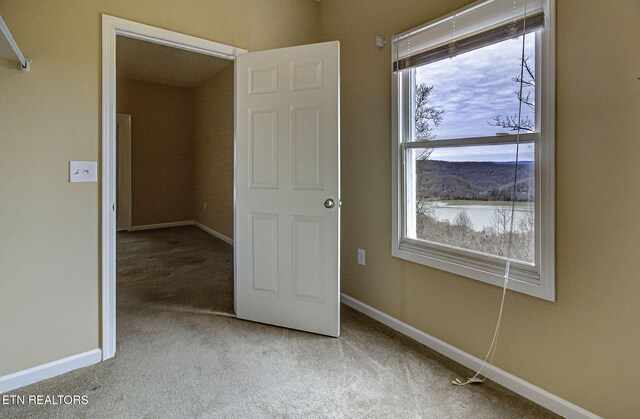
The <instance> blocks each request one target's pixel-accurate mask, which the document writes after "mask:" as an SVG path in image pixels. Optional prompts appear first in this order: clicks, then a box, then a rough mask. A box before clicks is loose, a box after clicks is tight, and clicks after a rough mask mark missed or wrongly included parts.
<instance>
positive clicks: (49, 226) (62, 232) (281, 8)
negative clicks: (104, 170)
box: [0, 0, 319, 376]
mask: <svg viewBox="0 0 640 419" xmlns="http://www.w3.org/2000/svg"><path fill="white" fill-rule="evenodd" d="M318 8H319V4H318V3H316V2H314V1H311V0H269V1H262V0H207V1H205V0H182V1H181V2H180V4H179V5H177V4H176V2H175V1H169V0H138V1H135V2H132V1H130V0H108V1H107V0H61V1H55V2H54V1H48V0H32V1H23V0H2V1H1V2H0V14H1V15H2V17H3V18H4V19H5V21H6V22H7V24H8V25H9V27H10V28H11V31H12V33H13V35H14V37H15V38H16V40H17V41H18V43H19V45H20V47H21V48H22V49H23V51H24V52H25V54H26V55H27V56H28V57H29V58H31V59H33V66H32V69H31V72H30V73H28V74H23V73H21V72H19V71H16V70H14V69H13V67H12V66H11V65H8V64H7V63H6V62H4V61H3V62H1V63H0V203H1V205H0V289H1V290H2V292H0V330H1V331H2V332H1V333H2V338H1V340H2V345H1V350H0V376H3V375H5V374H9V373H12V372H16V371H20V370H24V369H26V368H30V367H34V366H37V365H40V364H43V363H46V362H50V361H54V360H57V359H60V358H63V357H66V356H70V355H74V354H78V353H80V352H83V351H87V350H90V349H93V348H96V347H99V345H100V342H99V334H100V329H99V318H100V312H99V300H100V294H99V287H100V264H99V254H100V253H99V252H100V236H99V231H100V215H99V203H100V196H99V192H100V189H99V185H98V184H96V183H85V184H70V183H68V162H69V160H98V159H99V157H100V152H99V150H100V147H101V139H100V129H101V124H100V119H101V109H100V99H101V95H100V89H101V76H100V73H101V63H100V56H101V23H100V22H101V16H100V14H101V13H107V14H111V15H114V16H118V17H123V18H126V19H131V20H135V21H139V22H142V23H147V24H151V25H155V26H159V27H162V28H166V29H171V30H176V31H179V32H183V33H187V34H189V35H194V36H199V37H202V38H207V39H211V40H215V41H218V42H222V43H226V44H230V45H234V46H237V47H240V48H246V49H248V50H261V49H268V48H277V47H284V46H291V45H297V44H303V43H310V42H313V41H314V40H315V39H316V38H317V25H316V23H315V18H316V13H317V10H318Z"/></svg>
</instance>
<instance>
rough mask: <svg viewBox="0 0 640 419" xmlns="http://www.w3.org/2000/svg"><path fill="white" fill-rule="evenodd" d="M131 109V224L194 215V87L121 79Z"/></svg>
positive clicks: (121, 98)
mask: <svg viewBox="0 0 640 419" xmlns="http://www.w3.org/2000/svg"><path fill="white" fill-rule="evenodd" d="M116 92H117V105H116V109H117V112H118V113H125V114H130V115H131V178H132V182H131V201H132V203H131V210H132V212H131V215H132V223H131V224H132V226H139V225H146V224H159V223H169V222H174V221H186V220H191V219H193V204H192V202H193V188H192V181H193V168H192V160H193V112H194V104H193V90H192V89H186V88H181V87H172V86H163V85H160V84H155V83H145V82H141V81H134V80H126V79H118V83H117V90H116Z"/></svg>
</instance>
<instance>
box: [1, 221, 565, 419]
mask: <svg viewBox="0 0 640 419" xmlns="http://www.w3.org/2000/svg"><path fill="white" fill-rule="evenodd" d="M117 288H118V291H117V292H118V314H117V315H118V323H117V327H118V329H117V330H118V348H117V355H116V357H115V358H113V359H111V360H109V361H106V362H102V363H100V364H97V365H94V366H91V367H87V368H84V369H81V370H76V371H73V372H70V373H67V374H64V375H62V376H59V377H55V378H52V379H50V380H46V381H43V382H40V383H37V384H34V385H31V386H28V387H24V388H22V389H19V390H16V391H13V392H11V393H10V394H20V395H24V394H52V395H58V394H63V395H67V394H69V395H73V394H78V395H87V396H88V399H89V403H88V404H87V405H84V406H82V405H81V406H63V407H60V406H58V407H52V406H0V416H2V417H11V418H13V417H16V418H18V417H25V418H27V417H29V418H32V417H64V418H70V417H88V418H126V417H222V418H253V417H296V418H298V417H350V418H351V417H366V418H405V417H406V418H414V417H431V418H444V417H457V418H471V417H473V418H505V417H512V418H526V417H531V418H533V417H536V418H544V417H555V416H554V415H553V414H551V413H550V412H548V411H546V410H544V409H542V408H540V407H539V406H536V405H535V404H533V403H531V402H529V401H527V400H525V399H523V398H521V397H519V396H517V395H515V394H514V393H511V392H510V391H508V390H506V389H504V388H502V387H500V386H497V385H495V384H493V383H485V384H483V385H474V386H466V387H455V386H453V385H451V384H450V382H451V379H452V378H453V377H457V376H468V375H469V374H470V371H469V370H467V369H465V368H463V367H461V366H460V365H458V364H456V363H454V362H452V361H450V360H448V359H446V358H444V357H442V356H440V355H439V354H437V353H435V352H433V351H431V350H429V349H427V348H425V347H423V346H422V345H420V344H418V343H416V342H414V341H412V340H410V339H408V338H405V337H404V336H402V335H399V334H397V333H396V332H394V331H393V330H391V329H389V328H387V327H385V326H383V325H381V324H379V323H377V322H376V321H374V320H372V319H369V318H368V317H365V316H363V315H361V314H360V313H358V312H356V311H354V310H352V309H350V308H348V307H344V306H343V307H342V335H341V337H340V338H338V339H334V338H328V337H322V336H317V335H313V334H309V333H303V332H297V331H293V330H287V329H282V328H278V327H271V326H267V325H262V324H258V323H251V322H246V321H241V320H237V319H235V318H231V317H226V316H221V315H215V314H211V313H209V312H229V313H230V312H232V310H233V250H232V248H231V246H229V245H227V244H225V243H223V242H221V241H219V240H217V239H214V238H212V237H211V236H208V235H207V234H206V233H203V232H202V231H200V230H198V229H196V228H194V227H180V228H173V229H165V230H156V231H145V232H135V233H124V234H123V233H121V234H118V282H117Z"/></svg>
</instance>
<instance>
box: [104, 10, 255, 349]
mask: <svg viewBox="0 0 640 419" xmlns="http://www.w3.org/2000/svg"><path fill="white" fill-rule="evenodd" d="M119 40H125V42H127V41H128V42H129V44H130V45H131V44H134V43H141V42H144V43H146V44H148V43H151V45H153V46H156V47H170V48H172V49H176V50H177V51H180V52H183V53H191V54H192V55H195V54H197V55H200V56H203V57H205V58H210V57H216V58H217V59H221V60H220V61H222V60H224V61H225V62H226V63H233V61H234V60H235V58H236V56H237V55H238V54H240V53H242V52H246V51H245V50H243V49H240V48H235V47H231V46H228V45H223V44H219V43H216V42H212V41H207V40H204V39H200V38H195V37H191V36H188V35H184V34H180V33H176V32H172V31H167V30H164V29H160V28H156V27H152V26H148V25H144V24H140V23H136V22H132V21H128V20H125V19H120V18H116V17H112V16H107V15H103V139H104V141H103V148H102V170H103V172H102V173H103V176H102V211H103V224H102V257H103V264H102V278H103V281H102V302H103V307H102V346H103V348H102V353H103V360H104V359H108V358H111V357H113V355H114V354H115V342H116V336H115V330H116V325H115V323H116V316H115V314H116V305H115V296H116V281H115V276H116V240H117V239H116V214H115V212H116V202H117V199H116V197H117V192H118V189H117V176H116V173H117V170H116V168H117V155H116V153H117V151H116V150H117V147H116V138H117V136H116V129H117V128H116V127H117V125H116V117H117V115H116V114H117V101H116V88H117V87H116V86H117V80H118V77H117V76H118V74H117V71H118V70H121V71H124V72H125V73H127V74H128V77H129V78H132V76H131V74H132V73H135V72H136V71H137V70H139V69H140V68H139V67H140V66H144V64H145V62H144V61H145V60H146V61H149V60H153V59H154V57H152V56H146V57H145V56H138V58H139V60H140V61H139V62H137V63H136V60H130V65H129V66H128V67H127V68H126V69H118V68H117V67H116V51H117V49H116V46H117V44H118V41H119ZM193 53H195V54H193ZM156 58H157V57H156ZM192 64H193V66H192V67H193V68H191V69H190V71H188V73H189V75H190V76H192V77H194V75H195V76H198V74H199V73H198V71H197V69H198V68H201V67H202V66H201V65H199V64H201V63H197V62H196V63H192ZM156 67H157V69H158V70H159V71H156V74H155V77H161V78H162V77H165V79H163V80H159V79H156V80H153V81H155V82H158V81H161V82H162V81H166V77H170V74H168V73H166V72H165V73H163V72H162V71H163V69H164V67H166V66H162V67H160V66H157V65H156ZM231 68H233V65H232V64H231ZM196 73H198V74H196ZM230 74H231V75H232V76H231V79H230V82H231V86H230V87H229V89H230V90H231V91H233V86H234V84H235V81H234V79H233V71H232V70H231V73H230ZM120 75H123V74H120ZM198 77H202V74H200V75H199V76H198ZM133 78H136V77H133ZM205 79H206V76H205ZM201 81H202V80H201ZM191 82H192V83H193V82H194V81H193V80H191ZM138 87H140V86H138ZM147 87H148V86H147ZM121 111H122V110H121ZM125 111H126V110H125ZM231 119H232V121H233V113H232V114H231ZM160 122H162V121H160ZM152 124H153V122H152ZM131 125H132V133H133V141H135V133H136V115H135V114H134V115H132V118H131ZM232 125H233V122H232ZM176 146H177V145H176ZM178 149H180V147H179V146H178ZM148 150H151V151H152V152H153V151H154V150H155V149H154V147H153V145H152V144H151V145H150V148H147V151H148ZM132 151H133V155H132V159H133V160H134V161H135V150H132ZM155 151H157V150H155ZM162 153H165V156H164V157H171V156H166V153H171V151H170V150H165V151H163V152H162ZM156 157H158V156H156ZM231 164H233V163H231ZM187 165H188V164H187ZM150 166H152V167H151V168H150V169H149V170H148V171H147V172H148V173H147V178H146V180H148V179H150V178H151V179H152V178H154V177H156V176H163V174H162V172H163V168H159V170H156V169H158V167H157V166H158V165H153V164H151V165H150ZM154 166H155V167H154ZM183 166H185V165H183ZM149 172H150V173H149ZM139 174H140V172H139V171H138V175H139ZM182 175H184V173H182ZM186 176H187V177H189V175H186ZM170 177H171V179H164V181H165V182H164V183H163V185H162V186H160V187H159V188H158V187H157V185H156V189H155V190H153V191H151V192H152V193H151V194H149V193H147V192H149V191H148V190H145V189H146V188H145V186H144V185H142V186H141V185H137V186H138V187H137V188H136V184H135V182H136V169H135V167H134V168H133V170H132V186H133V187H132V203H131V209H132V211H131V228H130V229H131V230H145V229H147V228H152V227H169V226H171V225H186V224H192V225H198V224H199V225H200V226H201V227H202V228H203V229H204V228H208V229H209V230H210V231H209V233H212V232H216V233H217V231H215V230H214V229H213V228H210V227H208V226H207V223H208V219H206V217H205V216H204V215H203V216H202V218H197V217H185V216H184V215H185V212H184V211H183V210H181V209H180V208H178V209H177V210H176V208H175V206H174V205H165V206H163V205H162V204H161V205H160V207H161V208H160V209H158V208H157V207H158V205H155V204H157V203H158V202H160V201H159V200H160V199H162V198H163V197H166V194H165V193H164V191H163V188H167V184H173V189H174V191H178V192H180V190H181V189H184V188H182V187H181V186H183V185H181V184H180V177H181V176H180V170H179V169H178V170H177V173H174V176H170ZM138 180H141V179H139V178H138ZM142 181H145V179H142ZM137 192H140V193H142V194H143V195H144V194H147V195H154V193H155V198H154V197H153V196H152V197H151V198H152V199H151V201H152V202H151V204H150V205H148V206H147V207H145V206H144V204H143V205H142V207H141V206H140V205H138V208H137V209H136V203H140V202H143V201H141V200H140V199H136V195H137ZM183 198H184V196H182V197H181V196H178V197H177V198H175V199H173V200H181V201H183V200H184V199H183ZM187 199H188V198H187ZM182 203H184V202H182ZM211 204H214V205H215V203H210V202H206V204H205V203H202V204H201V206H199V209H198V210H199V211H200V212H204V211H205V210H204V207H205V206H206V207H207V209H209V208H211ZM178 206H180V205H178ZM169 207H173V208H169ZM199 215H202V214H199ZM176 217H177V218H178V219H176ZM191 218H193V219H191ZM197 220H203V222H202V223H200V222H199V221H197ZM231 230H232V228H231ZM219 236H222V237H221V238H224V239H226V240H227V241H231V238H230V237H228V236H226V235H225V234H224V233H220V234H219Z"/></svg>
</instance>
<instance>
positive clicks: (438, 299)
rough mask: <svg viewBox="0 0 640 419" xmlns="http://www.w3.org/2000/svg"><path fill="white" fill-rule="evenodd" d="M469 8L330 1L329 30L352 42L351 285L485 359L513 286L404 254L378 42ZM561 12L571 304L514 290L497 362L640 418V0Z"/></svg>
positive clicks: (560, 214)
mask: <svg viewBox="0 0 640 419" xmlns="http://www.w3.org/2000/svg"><path fill="white" fill-rule="evenodd" d="M465 3H470V1H465V0H458V1H449V0H430V1H409V0H393V1H392V0H367V1H340V0H324V1H323V2H322V7H321V18H322V21H321V36H322V38H323V40H332V39H339V40H340V41H341V48H342V52H341V60H342V61H341V65H342V68H341V77H342V118H341V121H342V186H343V196H342V201H343V206H342V215H343V218H342V225H343V230H342V249H343V252H342V267H343V268H342V284H343V285H342V288H343V291H344V292H346V293H347V294H349V295H351V296H353V297H355V298H357V299H360V300H362V301H364V302H365V303H367V304H370V305H372V306H374V307H376V308H378V309H380V310H382V311H384V312H386V313H389V314H390V315H392V316H394V317H396V318H398V319H400V320H403V321H405V322H407V323H409V324H411V325H413V326H415V327H417V328H419V329H421V330H423V331H425V332H427V333H430V334H432V335H434V336H436V337H438V338H440V339H442V340H444V341H446V342H448V343H450V344H452V345H455V346H457V347H459V348H461V349H463V350H465V351H467V352H469V353H471V354H473V355H475V356H477V357H480V358H483V357H484V354H485V353H486V351H487V349H488V345H489V343H490V339H491V336H492V332H493V327H494V325H495V321H496V316H497V310H498V306H499V302H500V289H499V288H498V287H495V286H491V285H488V284H484V283H480V282H478V281H473V280H470V279H466V278H462V277H458V276H455V275H452V274H448V273H446V272H443V271H439V270H436V269H431V268H427V267H424V266H421V265H418V264H414V263H410V262H406V261H403V260H400V259H396V258H393V257H391V156H390V149H391V126H390V112H391V107H390V106H391V100H390V92H391V85H390V81H391V74H390V65H389V63H390V60H391V49H390V47H389V46H387V47H386V48H384V49H379V48H378V47H376V45H375V36H376V35H385V36H386V37H387V41H390V40H391V35H393V34H394V33H399V32H401V31H404V30H406V29H409V28H411V27H413V26H416V25H418V24H421V23H424V22H426V21H429V20H431V19H433V18H436V17H438V16H440V15H442V14H444V13H447V12H450V11H452V10H454V9H456V8H458V7H460V6H462V5H464V4H465ZM557 12H558V13H557V18H558V19H557V20H558V24H557V37H558V42H557V190H556V193H557V236H556V243H557V302H555V303H550V302H546V301H542V300H540V299H537V298H533V297H529V296H525V295H522V294H517V293H509V295H508V297H507V301H506V306H505V318H504V321H503V329H502V333H501V336H500V344H499V347H498V351H497V355H496V359H495V361H496V364H497V366H498V367H500V368H502V369H504V370H506V371H508V372H511V373H513V374H515V375H516V376H518V377H521V378H523V379H525V380H527V381H529V382H531V383H533V384H536V385H538V386H540V387H542V388H544V389H546V390H548V391H550V392H552V393H555V394H557V395H559V396H561V397H563V398H565V399H567V400H569V401H571V402H574V403H576V404H578V405H580V406H583V407H585V408H587V409H589V410H591V411H593V412H595V413H598V414H600V415H604V416H607V417H631V416H633V415H637V412H639V411H640V399H639V398H638V397H635V395H636V394H637V392H638V391H637V388H638V385H639V384H640V378H639V377H640V356H639V353H640V349H639V348H640V333H639V332H638V324H639V323H640V281H639V280H638V273H637V271H638V261H639V260H640V246H639V245H638V239H639V238H640V223H639V222H637V220H635V217H634V215H633V214H635V213H636V212H637V211H636V209H635V208H637V207H638V206H639V205H640V188H638V186H637V184H638V179H640V164H638V156H640V141H639V139H640V118H638V113H639V112H640V80H638V77H640V72H639V71H640V54H638V53H637V51H638V44H639V43H640V25H638V22H639V21H640V3H639V2H638V1H637V0H619V1H615V2H602V1H596V0H589V1H578V0H559V1H558V7H557ZM612 203H615V205H612ZM358 247H360V248H363V249H366V250H367V265H366V266H359V265H357V263H356V249H357V248H358Z"/></svg>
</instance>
